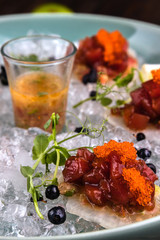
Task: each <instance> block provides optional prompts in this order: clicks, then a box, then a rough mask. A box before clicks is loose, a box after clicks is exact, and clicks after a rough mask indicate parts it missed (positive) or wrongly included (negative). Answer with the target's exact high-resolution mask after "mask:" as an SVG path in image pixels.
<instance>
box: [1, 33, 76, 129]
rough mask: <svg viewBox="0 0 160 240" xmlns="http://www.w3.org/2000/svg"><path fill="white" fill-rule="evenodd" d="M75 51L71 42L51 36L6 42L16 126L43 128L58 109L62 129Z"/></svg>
mask: <svg viewBox="0 0 160 240" xmlns="http://www.w3.org/2000/svg"><path fill="white" fill-rule="evenodd" d="M17 42H18V45H17ZM37 48H38V49H37ZM43 48H44V49H43ZM23 49H24V50H23ZM25 49H27V50H25ZM75 52H76V48H75V47H74V45H73V44H72V43H71V42H69V41H67V40H64V39H62V38H57V37H50V36H31V37H26V38H19V39H15V40H11V41H9V42H8V43H6V44H4V46H3V47H2V55H3V58H4V63H5V67H6V70H7V76H8V80H9V86H10V92H11V97H12V103H13V111H14V118H15V125H16V126H18V127H21V128H29V127H39V128H42V129H43V127H44V124H45V123H46V121H47V120H48V119H49V118H50V116H51V114H52V113H53V112H55V113H58V114H59V115H60V120H59V124H58V126H57V131H58V132H60V131H61V130H62V128H63V126H64V123H65V113H66V106H67V96H68V88H69V82H70V76H71V72H72V65H73V61H74V55H75ZM48 130H49V131H50V130H51V128H50V129H48Z"/></svg>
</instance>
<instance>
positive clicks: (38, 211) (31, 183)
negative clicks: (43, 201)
mask: <svg viewBox="0 0 160 240" xmlns="http://www.w3.org/2000/svg"><path fill="white" fill-rule="evenodd" d="M30 186H31V191H32V192H31V194H32V198H33V203H34V207H35V210H36V213H37V214H38V216H39V217H40V218H41V219H44V217H43V215H42V213H41V212H40V210H39V207H38V202H37V195H36V191H35V188H34V186H33V181H32V177H30Z"/></svg>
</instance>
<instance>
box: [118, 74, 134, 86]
mask: <svg viewBox="0 0 160 240" xmlns="http://www.w3.org/2000/svg"><path fill="white" fill-rule="evenodd" d="M133 76H134V73H133V70H132V71H131V73H129V74H128V75H127V76H126V77H123V78H121V77H120V78H118V79H117V80H116V85H117V86H118V87H119V88H121V87H126V86H127V85H128V84H129V83H130V82H131V81H132V79H133Z"/></svg>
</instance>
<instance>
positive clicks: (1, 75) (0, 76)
mask: <svg viewBox="0 0 160 240" xmlns="http://www.w3.org/2000/svg"><path fill="white" fill-rule="evenodd" d="M0 80H1V83H2V84H3V85H5V86H7V85H8V79H7V74H6V70H5V68H4V66H1V73H0Z"/></svg>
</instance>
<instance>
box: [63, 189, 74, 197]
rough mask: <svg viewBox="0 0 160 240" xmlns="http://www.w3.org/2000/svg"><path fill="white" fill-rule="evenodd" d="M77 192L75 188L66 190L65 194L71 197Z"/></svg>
mask: <svg viewBox="0 0 160 240" xmlns="http://www.w3.org/2000/svg"><path fill="white" fill-rule="evenodd" d="M75 192H76V191H75V189H72V190H69V191H66V192H65V194H64V196H66V197H71V196H73V195H74V194H75Z"/></svg>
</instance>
